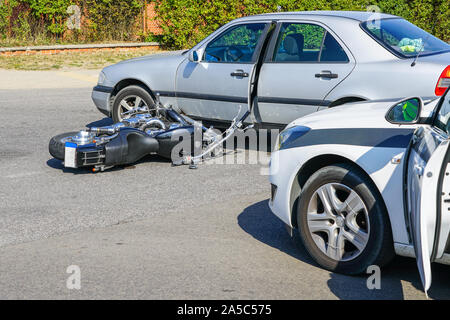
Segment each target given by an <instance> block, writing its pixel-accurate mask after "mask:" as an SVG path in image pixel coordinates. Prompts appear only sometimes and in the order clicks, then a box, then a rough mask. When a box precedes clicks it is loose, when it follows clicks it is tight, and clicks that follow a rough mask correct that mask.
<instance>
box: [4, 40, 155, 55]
mask: <svg viewBox="0 0 450 320" xmlns="http://www.w3.org/2000/svg"><path fill="white" fill-rule="evenodd" d="M143 47H159V43H158V42H132V43H110V44H103V43H100V44H68V45H52V46H31V47H10V48H0V54H7V53H18V54H20V53H34V52H40V51H44V52H51V53H56V52H61V51H89V50H103V49H122V48H123V49H133V48H143Z"/></svg>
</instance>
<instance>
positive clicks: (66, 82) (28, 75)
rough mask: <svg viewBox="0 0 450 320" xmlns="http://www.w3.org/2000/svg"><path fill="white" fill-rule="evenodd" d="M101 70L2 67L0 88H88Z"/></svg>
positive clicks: (95, 81)
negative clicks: (15, 68) (39, 69)
mask: <svg viewBox="0 0 450 320" xmlns="http://www.w3.org/2000/svg"><path fill="white" fill-rule="evenodd" d="M100 71H101V70H71V71H18V70H4V69H0V90H21V89H58V88H87V87H93V86H95V84H96V83H97V79H98V74H99V73H100Z"/></svg>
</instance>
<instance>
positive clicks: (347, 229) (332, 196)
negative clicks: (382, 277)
mask: <svg viewBox="0 0 450 320" xmlns="http://www.w3.org/2000/svg"><path fill="white" fill-rule="evenodd" d="M307 226H308V229H309V232H310V235H311V237H312V239H313V240H314V242H315V244H316V245H317V247H318V248H319V249H320V250H321V251H322V252H323V253H324V254H326V255H327V256H328V257H329V258H331V259H333V260H336V261H348V260H352V259H355V258H356V257H357V256H359V255H360V254H361V252H362V251H363V250H364V248H365V247H366V245H367V242H368V240H369V234H370V222H369V215H368V211H367V208H366V206H365V204H364V202H363V200H362V199H361V197H360V196H359V195H358V194H357V193H356V191H354V190H352V189H351V188H349V187H347V186H345V185H344V184H341V183H327V184H325V185H323V186H321V187H319V188H318V189H317V190H316V191H315V192H314V193H313V195H312V197H311V199H310V201H309V205H308V209H307Z"/></svg>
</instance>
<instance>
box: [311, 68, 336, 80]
mask: <svg viewBox="0 0 450 320" xmlns="http://www.w3.org/2000/svg"><path fill="white" fill-rule="evenodd" d="M315 76H316V78H326V79H337V77H338V75H337V74H336V73H332V72H331V71H328V70H324V71H321V72H320V73H316V75H315Z"/></svg>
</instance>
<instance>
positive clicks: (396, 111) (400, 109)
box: [386, 97, 423, 124]
mask: <svg viewBox="0 0 450 320" xmlns="http://www.w3.org/2000/svg"><path fill="white" fill-rule="evenodd" d="M422 107H423V101H422V99H421V98H418V97H414V98H407V99H405V100H402V101H400V102H397V103H396V104H395V105H393V106H392V107H391V108H390V109H389V111H388V112H387V113H386V120H387V121H389V122H390V123H394V124H415V123H417V122H418V121H419V119H420V112H421V111H422Z"/></svg>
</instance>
